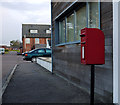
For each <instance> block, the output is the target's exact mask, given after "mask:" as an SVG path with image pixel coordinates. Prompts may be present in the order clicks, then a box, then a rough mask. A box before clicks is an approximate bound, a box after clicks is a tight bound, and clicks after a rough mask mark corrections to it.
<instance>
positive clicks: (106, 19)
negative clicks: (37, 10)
mask: <svg viewBox="0 0 120 105" xmlns="http://www.w3.org/2000/svg"><path fill="white" fill-rule="evenodd" d="M51 8H52V52H53V54H52V70H53V73H55V74H57V75H59V76H60V77H63V78H64V79H67V81H69V82H71V83H73V84H74V85H75V86H77V87H79V88H81V89H83V91H86V92H87V93H90V77H91V75H90V74H91V66H90V65H83V64H81V50H80V49H81V44H80V42H81V39H80V36H79V35H80V31H81V29H82V28H85V27H88V28H99V29H100V30H102V31H103V32H104V35H105V64H104V65H95V100H96V101H95V102H96V103H97V102H103V103H113V98H114V97H113V3H112V2H52V5H51Z"/></svg>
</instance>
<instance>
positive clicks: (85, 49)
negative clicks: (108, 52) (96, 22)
mask: <svg viewBox="0 0 120 105" xmlns="http://www.w3.org/2000/svg"><path fill="white" fill-rule="evenodd" d="M81 63H82V64H105V39H104V33H103V32H102V31H101V30H99V29H97V28H84V29H82V30H81Z"/></svg>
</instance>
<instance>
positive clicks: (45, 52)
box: [23, 48, 51, 62]
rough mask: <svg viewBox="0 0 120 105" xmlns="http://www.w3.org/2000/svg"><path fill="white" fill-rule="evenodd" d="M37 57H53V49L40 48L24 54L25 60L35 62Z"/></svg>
mask: <svg viewBox="0 0 120 105" xmlns="http://www.w3.org/2000/svg"><path fill="white" fill-rule="evenodd" d="M37 57H51V49H49V48H40V49H35V50H31V51H29V52H26V53H24V58H23V59H24V60H28V61H31V62H33V61H35V60H36V58H37Z"/></svg>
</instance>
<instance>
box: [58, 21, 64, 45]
mask: <svg viewBox="0 0 120 105" xmlns="http://www.w3.org/2000/svg"><path fill="white" fill-rule="evenodd" d="M59 43H65V20H62V21H60V22H59Z"/></svg>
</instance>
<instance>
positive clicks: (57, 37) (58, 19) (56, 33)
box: [55, 0, 101, 46]
mask: <svg viewBox="0 0 120 105" xmlns="http://www.w3.org/2000/svg"><path fill="white" fill-rule="evenodd" d="M89 3H90V2H86V3H85V4H84V6H86V17H87V18H86V19H87V21H86V27H88V15H89V9H88V8H89V5H90V4H89ZM74 5H75V3H73V4H72V5H71V6H69V7H68V8H67V9H66V10H65V11H63V12H62V13H60V15H58V16H57V17H56V18H55V27H56V28H55V46H61V45H69V44H79V43H80V42H81V41H80V40H78V41H75V37H76V35H75V30H76V29H75V25H76V12H77V11H78V10H79V9H80V8H82V7H80V8H79V7H78V8H77V9H75V8H74V9H72V11H71V12H69V11H70V10H69V9H71V8H72V7H73V6H74ZM65 13H67V15H65ZM72 13H74V41H73V42H66V34H67V25H66V22H67V17H68V16H70V15H71V14H72ZM98 13H99V15H98V18H99V19H98V20H99V23H98V24H99V26H98V28H99V29H100V27H101V25H100V0H98ZM61 15H62V16H61ZM61 17H62V18H61ZM63 19H65V43H59V21H60V20H63Z"/></svg>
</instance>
